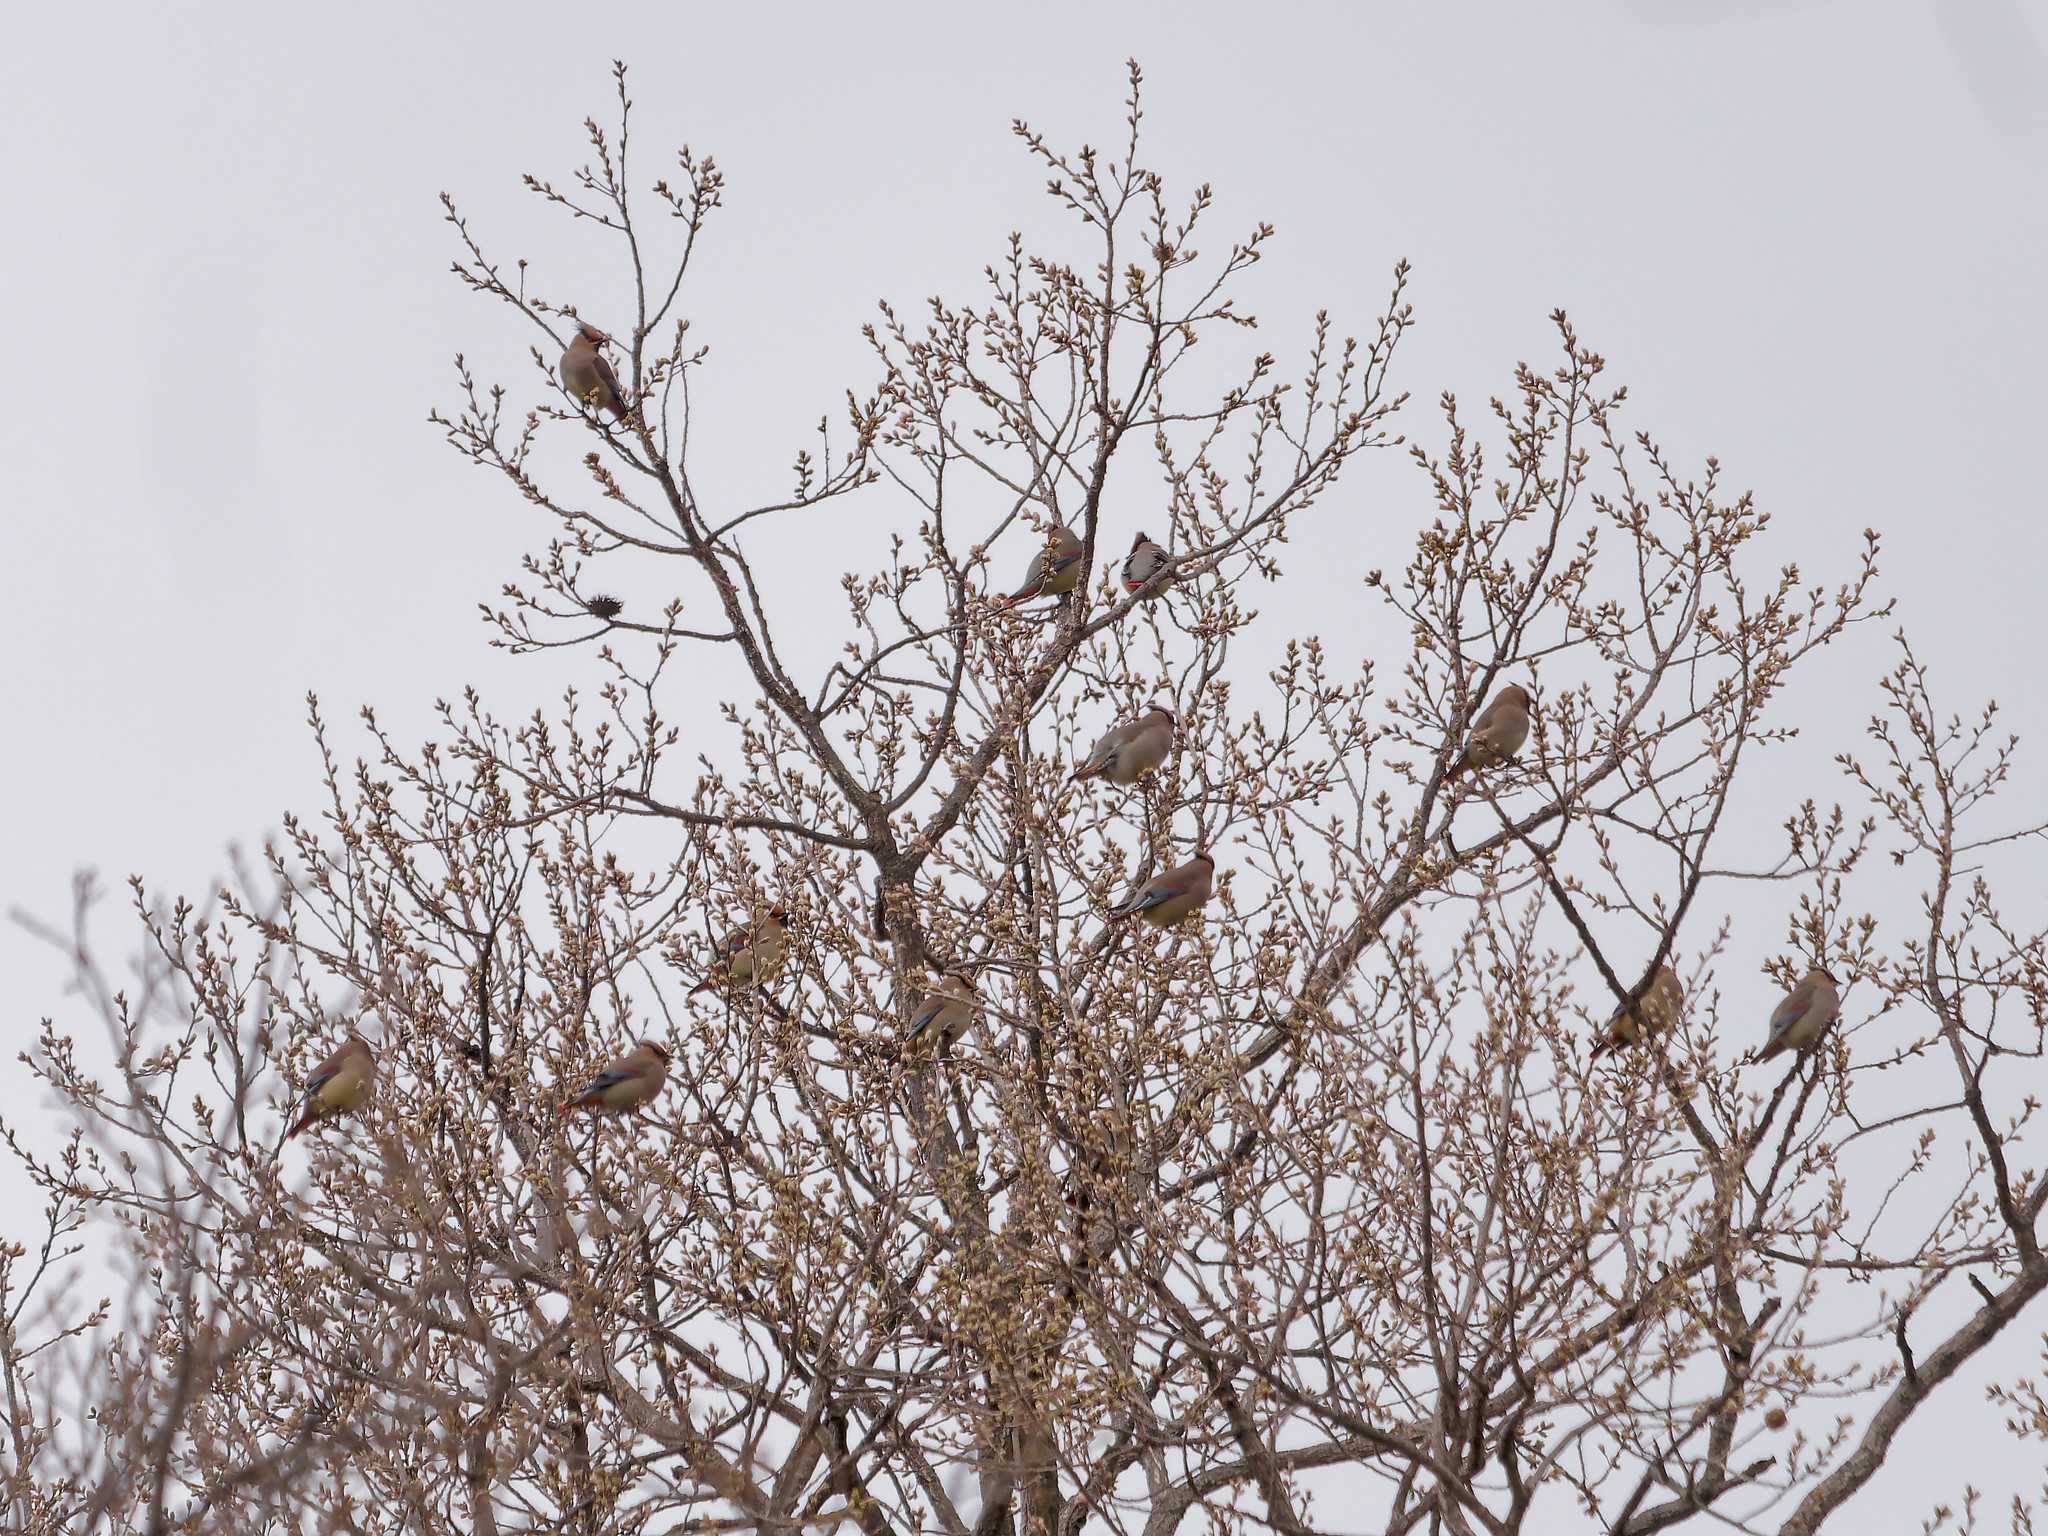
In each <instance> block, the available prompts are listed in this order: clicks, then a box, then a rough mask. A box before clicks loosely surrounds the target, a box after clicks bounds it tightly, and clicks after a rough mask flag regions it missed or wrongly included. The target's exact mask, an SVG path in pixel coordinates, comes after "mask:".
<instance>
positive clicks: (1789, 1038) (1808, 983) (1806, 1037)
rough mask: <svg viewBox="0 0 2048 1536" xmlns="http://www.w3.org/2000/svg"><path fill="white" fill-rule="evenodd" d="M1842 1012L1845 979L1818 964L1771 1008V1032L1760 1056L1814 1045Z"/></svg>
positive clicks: (1805, 1048) (1767, 1057)
mask: <svg viewBox="0 0 2048 1536" xmlns="http://www.w3.org/2000/svg"><path fill="white" fill-rule="evenodd" d="M1841 1016H1842V993H1841V983H1839V982H1838V981H1836V980H1835V976H1834V972H1832V971H1830V970H1829V969H1828V968H1827V967H1826V966H1824V965H1816V966H1815V967H1813V969H1812V970H1810V971H1808V972H1807V973H1806V974H1805V975H1804V976H1802V977H1800V978H1799V981H1798V984H1797V985H1796V986H1794V987H1793V988H1792V990H1791V991H1790V992H1787V993H1786V994H1785V996H1784V998H1783V999H1782V1000H1781V1001H1780V1002H1779V1004H1778V1006H1777V1007H1775V1008H1773V1009H1772V1010H1771V1032H1770V1036H1769V1038H1767V1039H1766V1040H1765V1041H1764V1043H1763V1046H1762V1048H1761V1049H1759V1050H1758V1051H1757V1053H1756V1059H1757V1060H1758V1061H1769V1060H1770V1059H1771V1058H1772V1057H1773V1056H1775V1055H1777V1054H1778V1053H1779V1052H1780V1051H1805V1050H1809V1049H1811V1048H1812V1047H1813V1045H1814V1044H1815V1043H1816V1042H1817V1041H1818V1040H1819V1039H1820V1037H1821V1035H1822V1034H1823V1033H1824V1032H1825V1031H1826V1029H1827V1027H1828V1026H1829V1025H1830V1024H1832V1023H1834V1022H1835V1020H1836V1019H1838V1018H1840V1017H1841Z"/></svg>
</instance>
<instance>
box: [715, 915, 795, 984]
mask: <svg viewBox="0 0 2048 1536" xmlns="http://www.w3.org/2000/svg"><path fill="white" fill-rule="evenodd" d="M787 958H789V913H788V912H786V911H784V910H783V909H782V908H781V907H770V908H769V909H768V912H767V914H766V915H765V916H763V917H761V918H758V919H756V920H755V921H754V922H751V923H742V924H741V925H740V926H739V927H737V928H735V929H733V930H732V932H730V933H728V934H727V935H726V936H725V937H724V938H722V939H720V940H719V941H718V942H717V944H715V945H713V946H712V950H711V974H710V975H709V976H706V977H705V978H704V979H703V980H702V981H700V982H698V983H697V985H696V986H694V987H692V988H691V989H690V996H692V997H695V996H696V995H697V994H698V993H699V992H709V991H711V990H712V989H713V988H714V987H720V986H724V985H726V984H728V983H730V984H731V985H733V986H735V987H759V986H765V985H766V984H767V983H768V982H770V981H772V980H774V979H775V973H776V972H777V971H779V970H781V969H782V962H783V961H784V960H786V959H787Z"/></svg>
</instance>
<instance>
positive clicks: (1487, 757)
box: [1444, 683, 1529, 783]
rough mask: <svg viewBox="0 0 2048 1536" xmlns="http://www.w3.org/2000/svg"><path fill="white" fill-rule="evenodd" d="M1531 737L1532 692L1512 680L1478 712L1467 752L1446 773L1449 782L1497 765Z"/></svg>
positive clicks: (1517, 750)
mask: <svg viewBox="0 0 2048 1536" xmlns="http://www.w3.org/2000/svg"><path fill="white" fill-rule="evenodd" d="M1528 739H1529V695H1528V694H1527V693H1526V692H1525V691H1524V690H1523V689H1522V688H1521V687H1520V686H1518V685H1517V684H1514V683H1509V684H1508V685H1507V687H1505V688H1503V689H1501V691H1500V692H1499V693H1496V694H1495V695H1494V696H1493V698H1492V699H1491V700H1490V701H1489V702H1488V704H1487V706H1486V708H1485V709H1483V710H1481V711H1480V712H1479V718H1478V719H1477V720H1475V721H1473V722H1472V736H1471V739H1470V740H1469V741H1467V742H1466V743H1465V751H1464V754H1463V755H1462V756H1460V757H1459V759H1458V760H1457V761H1456V762H1455V763H1453V764H1451V769H1450V772H1449V773H1447V774H1445V775H1444V781H1445V782H1446V783H1449V782H1450V781H1451V780H1453V779H1455V778H1457V777H1458V775H1459V774H1461V773H1465V772H1467V771H1468V770H1470V769H1474V768H1478V769H1486V768H1496V767H1498V766H1500V764H1502V763H1504V762H1506V761H1507V760H1508V759H1509V758H1511V757H1513V756H1514V755H1515V754H1516V753H1517V752H1519V751H1521V750H1522V743H1523V742H1525V741H1527V740H1528Z"/></svg>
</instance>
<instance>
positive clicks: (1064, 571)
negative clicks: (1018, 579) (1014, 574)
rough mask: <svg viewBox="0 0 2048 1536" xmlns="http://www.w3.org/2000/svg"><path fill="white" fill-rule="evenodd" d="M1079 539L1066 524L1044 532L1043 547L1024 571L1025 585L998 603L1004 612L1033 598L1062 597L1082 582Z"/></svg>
mask: <svg viewBox="0 0 2048 1536" xmlns="http://www.w3.org/2000/svg"><path fill="white" fill-rule="evenodd" d="M1081 553H1082V545H1081V540H1080V536H1079V535H1077V534H1076V533H1075V532H1074V530H1073V529H1071V528H1069V527H1068V526H1067V525H1066V524H1065V523H1054V524H1053V525H1052V527H1050V528H1048V529H1047V530H1046V531H1045V547H1044V548H1043V549H1041V550H1039V552H1038V553H1037V554H1035V555H1033V556H1032V557H1031V564H1029V565H1028V566H1026V567H1025V568H1024V584H1023V585H1022V586H1021V587H1019V588H1018V589H1017V590H1016V591H1014V592H1012V593H1011V594H1010V595H1009V596H1008V597H1005V598H1000V599H998V601H1000V602H1001V603H1002V605H1003V606H1004V607H1005V608H1014V607H1016V605H1017V604H1019V603H1028V602H1030V601H1031V600H1032V599H1033V598H1035V597H1046V596H1049V595H1059V596H1064V595H1065V594H1067V593H1069V592H1071V591H1073V590H1074V588H1075V587H1076V586H1078V585H1079V584H1080V581H1081Z"/></svg>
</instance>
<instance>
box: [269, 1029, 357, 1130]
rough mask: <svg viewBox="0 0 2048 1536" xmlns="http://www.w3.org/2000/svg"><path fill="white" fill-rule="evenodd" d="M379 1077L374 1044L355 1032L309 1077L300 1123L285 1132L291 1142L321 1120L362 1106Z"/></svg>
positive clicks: (350, 1032)
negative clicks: (371, 1045) (373, 1049)
mask: <svg viewBox="0 0 2048 1536" xmlns="http://www.w3.org/2000/svg"><path fill="white" fill-rule="evenodd" d="M376 1077H377V1057H376V1054H375V1053H374V1052H373V1051H372V1050H371V1049H370V1044H369V1042H368V1041H367V1040H365V1039H364V1038H363V1037H362V1036H361V1035H359V1034H357V1033H355V1031H353V1030H351V1031H349V1037H348V1038H347V1039H346V1040H344V1041H342V1042H341V1045H340V1047H339V1048H338V1049H337V1050H336V1051H335V1053H334V1054H333V1055H332V1056H329V1057H328V1058H327V1059H326V1060H325V1061H323V1062H321V1063H320V1065H319V1066H317V1067H315V1068H314V1069H313V1075H312V1076H311V1077H309V1078H307V1079H306V1094H305V1099H304V1101H303V1103H304V1108H303V1109H302V1111H301V1112H300V1115H299V1119H298V1123H297V1124H296V1125H294V1126H293V1127H292V1128H291V1129H290V1130H288V1131H286V1132H285V1133H284V1139H285V1140H286V1141H290V1140H291V1139H292V1138H293V1137H294V1136H296V1135H298V1134H299V1132H301V1131H303V1130H304V1129H305V1128H306V1127H307V1126H309V1125H312V1124H314V1123H315V1122H317V1121H321V1120H328V1119H332V1118H333V1117H334V1116H336V1115H345V1114H347V1113H348V1112H349V1111H351V1110H354V1109H360V1108H361V1107H362V1104H363V1101H364V1100H365V1099H367V1098H368V1097H369V1096H370V1085H371V1084H372V1083H373V1082H374V1081H375V1080H376Z"/></svg>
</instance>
